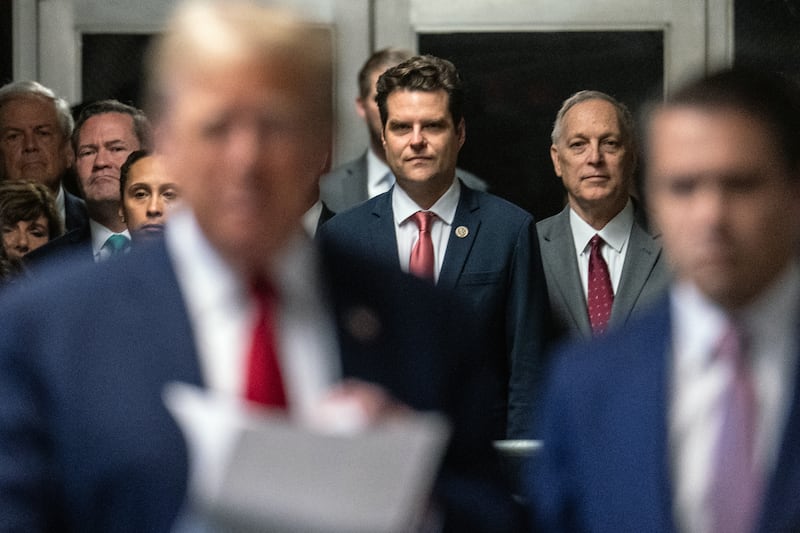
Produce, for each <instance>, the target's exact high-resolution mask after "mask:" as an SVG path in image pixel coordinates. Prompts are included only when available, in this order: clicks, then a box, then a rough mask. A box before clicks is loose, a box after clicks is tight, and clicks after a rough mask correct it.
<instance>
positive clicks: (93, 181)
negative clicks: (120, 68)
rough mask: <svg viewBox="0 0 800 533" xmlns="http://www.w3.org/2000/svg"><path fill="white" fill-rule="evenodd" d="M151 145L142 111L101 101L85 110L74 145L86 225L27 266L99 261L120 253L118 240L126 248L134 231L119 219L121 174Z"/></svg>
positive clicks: (52, 244)
mask: <svg viewBox="0 0 800 533" xmlns="http://www.w3.org/2000/svg"><path fill="white" fill-rule="evenodd" d="M149 145H150V123H149V121H148V120H147V117H145V114H144V112H142V111H141V110H139V109H136V108H135V107H132V106H129V105H127V104H123V103H122V102H118V101H116V100H101V101H98V102H93V103H91V104H89V105H88V106H86V107H84V108H83V109H82V110H81V114H80V116H79V117H78V121H77V123H76V124H75V131H74V132H73V135H72V146H73V149H74V150H75V157H76V163H75V167H76V173H77V176H78V185H79V187H80V189H81V191H82V192H83V196H84V198H85V199H86V207H87V209H88V212H89V217H88V220H87V222H86V223H85V224H83V225H82V226H80V227H78V228H75V229H73V230H72V231H68V232H67V233H65V234H64V235H62V236H61V237H59V238H58V239H54V240H51V241H50V242H48V243H47V244H46V245H44V246H42V247H41V248H38V249H37V250H35V252H36V253H31V254H28V256H27V257H26V262H27V264H28V266H30V267H31V268H32V269H33V270H34V271H36V270H38V269H40V268H41V267H42V266H43V265H47V264H50V263H63V262H64V261H65V260H68V259H69V258H71V257H73V256H77V257H81V258H83V259H84V260H85V261H91V260H94V261H101V260H104V259H108V258H109V257H110V256H111V255H113V254H114V253H115V252H116V251H118V249H119V248H117V247H115V246H112V245H111V243H113V242H115V240H116V242H122V243H123V244H124V243H127V242H128V241H129V240H130V232H128V228H127V226H126V225H125V222H124V221H123V220H122V218H121V217H120V215H119V209H120V187H119V176H120V169H121V168H122V165H123V164H124V163H125V160H126V159H127V157H128V155H130V153H131V152H133V151H135V150H141V149H147V148H149ZM109 239H110V240H109ZM121 239H124V241H122V240H121Z"/></svg>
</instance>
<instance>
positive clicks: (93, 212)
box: [86, 201, 127, 233]
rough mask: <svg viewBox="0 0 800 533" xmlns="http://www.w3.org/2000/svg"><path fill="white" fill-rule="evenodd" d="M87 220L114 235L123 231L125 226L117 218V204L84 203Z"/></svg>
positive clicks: (111, 202)
mask: <svg viewBox="0 0 800 533" xmlns="http://www.w3.org/2000/svg"><path fill="white" fill-rule="evenodd" d="M86 210H87V211H88V212H89V218H91V219H92V220H94V221H95V222H97V223H98V224H102V225H103V226H105V227H107V228H108V229H110V230H111V231H113V232H114V233H121V232H123V231H125V229H126V228H127V226H126V225H125V223H124V222H123V221H122V220H121V219H120V217H119V202H114V201H105V202H88V201H87V202H86Z"/></svg>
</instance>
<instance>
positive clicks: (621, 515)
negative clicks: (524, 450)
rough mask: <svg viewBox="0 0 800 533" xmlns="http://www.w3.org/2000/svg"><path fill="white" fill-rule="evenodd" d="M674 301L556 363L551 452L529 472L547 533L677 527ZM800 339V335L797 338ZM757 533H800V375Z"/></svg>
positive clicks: (548, 424) (549, 396)
mask: <svg viewBox="0 0 800 533" xmlns="http://www.w3.org/2000/svg"><path fill="white" fill-rule="evenodd" d="M670 331H671V319H670V311H669V302H668V299H667V298H664V299H663V301H662V302H661V303H660V304H658V305H657V306H656V307H655V308H654V309H653V310H652V311H651V312H648V313H645V314H643V315H640V316H639V317H637V318H636V319H634V320H633V321H632V323H631V324H630V325H629V326H626V327H623V328H621V329H619V330H616V331H613V332H611V333H610V334H609V335H608V336H607V337H603V338H599V339H596V340H594V341H592V342H591V343H588V344H587V343H583V344H580V345H575V346H573V347H572V348H570V349H566V350H564V351H562V352H560V353H558V354H556V357H555V358H554V359H552V361H553V362H554V368H553V371H552V374H551V375H550V377H549V379H548V385H547V387H546V390H545V400H544V405H543V410H542V421H541V430H542V433H541V435H542V438H543V440H544V446H543V448H542V450H541V452H540V455H538V456H537V457H536V459H535V460H534V463H533V465H532V466H533V468H532V472H531V473H530V474H529V475H528V476H527V482H528V487H529V489H530V497H531V501H532V503H533V507H534V513H535V520H536V522H537V525H538V526H539V529H540V530H541V531H547V532H551V531H552V532H559V531H594V532H617V531H647V532H654V533H656V532H670V531H675V529H676V528H675V523H674V521H673V516H672V505H673V503H672V484H671V480H670V458H669V448H668V427H669V423H668V413H667V409H668V405H669V394H670V392H669V389H670V387H669V372H670V370H669V367H670V357H669V355H668V353H669V346H670V345H671V340H670ZM797 334H798V335H800V330H799V331H798V332H797ZM793 394H794V397H793V398H792V399H791V400H790V405H791V407H790V413H789V418H788V421H787V424H786V427H785V430H784V434H783V436H782V441H781V449H780V452H779V457H778V462H777V464H776V467H775V471H774V473H773V476H772V479H771V480H769V482H768V490H767V494H766V498H765V501H764V503H763V507H762V510H761V518H760V522H759V527H758V531H763V532H767V531H800V497H798V494H800V453H798V450H799V449H800V369H798V371H796V373H795V385H794V392H793Z"/></svg>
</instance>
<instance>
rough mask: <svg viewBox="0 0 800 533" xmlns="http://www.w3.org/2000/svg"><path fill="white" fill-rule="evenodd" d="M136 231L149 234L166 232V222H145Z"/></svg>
mask: <svg viewBox="0 0 800 533" xmlns="http://www.w3.org/2000/svg"><path fill="white" fill-rule="evenodd" d="M136 231H137V232H138V233H146V234H148V235H155V234H159V233H164V224H145V225H144V226H141V227H140V228H139V229H138V230H136Z"/></svg>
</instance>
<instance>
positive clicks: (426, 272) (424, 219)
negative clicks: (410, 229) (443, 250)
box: [408, 211, 436, 281]
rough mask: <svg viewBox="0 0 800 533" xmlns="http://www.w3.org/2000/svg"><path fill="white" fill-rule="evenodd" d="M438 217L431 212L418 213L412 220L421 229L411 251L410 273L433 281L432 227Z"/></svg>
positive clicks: (412, 216)
mask: <svg viewBox="0 0 800 533" xmlns="http://www.w3.org/2000/svg"><path fill="white" fill-rule="evenodd" d="M434 218H436V215H435V214H433V213H431V212H430V211H417V212H416V213H414V214H413V215H411V219H412V220H414V223H415V224H416V225H417V227H418V228H419V238H418V239H417V243H416V244H415V245H414V248H413V249H412V250H411V259H410V260H409V262H408V271H409V272H411V273H412V274H414V275H415V276H417V277H420V278H423V279H429V280H431V281H433V278H434V276H433V272H434V271H433V240H432V239H431V226H432V225H433V219H434Z"/></svg>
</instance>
